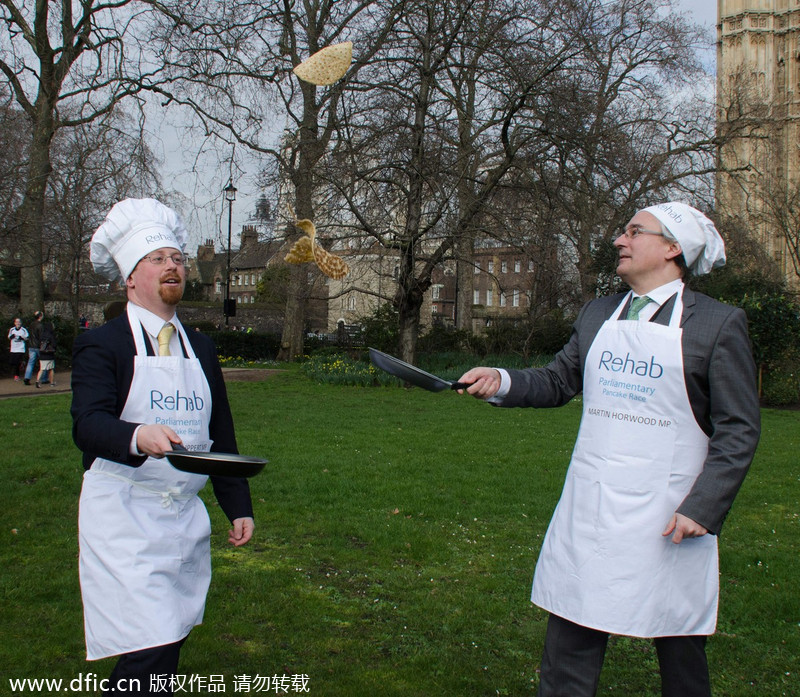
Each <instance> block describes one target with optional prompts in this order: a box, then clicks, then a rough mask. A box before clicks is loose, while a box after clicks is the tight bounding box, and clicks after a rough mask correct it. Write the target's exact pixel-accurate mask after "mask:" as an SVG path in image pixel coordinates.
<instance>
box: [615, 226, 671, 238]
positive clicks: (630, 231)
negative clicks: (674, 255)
mask: <svg viewBox="0 0 800 697" xmlns="http://www.w3.org/2000/svg"><path fill="white" fill-rule="evenodd" d="M623 235H624V236H625V237H627V238H628V239H629V240H632V239H634V238H635V237H638V236H639V235H660V236H661V237H664V233H663V232H661V231H660V230H645V229H644V228H641V227H636V226H635V225H634V226H631V227H627V228H624V229H623V230H620V233H619V235H618V236H619V237H622V236H623Z"/></svg>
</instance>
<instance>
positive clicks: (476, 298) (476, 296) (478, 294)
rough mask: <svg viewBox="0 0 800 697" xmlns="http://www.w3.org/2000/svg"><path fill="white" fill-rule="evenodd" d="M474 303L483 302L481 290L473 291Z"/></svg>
mask: <svg viewBox="0 0 800 697" xmlns="http://www.w3.org/2000/svg"><path fill="white" fill-rule="evenodd" d="M472 304H473V305H480V304H481V292H480V291H479V290H473V291H472Z"/></svg>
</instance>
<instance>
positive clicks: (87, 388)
mask: <svg viewBox="0 0 800 697" xmlns="http://www.w3.org/2000/svg"><path fill="white" fill-rule="evenodd" d="M135 352H136V349H135V347H134V344H133V336H132V335H131V332H130V327H129V325H128V320H127V317H126V316H125V315H123V316H122V317H118V318H116V319H115V320H112V321H111V322H109V323H108V324H105V325H103V326H102V327H98V328H97V329H92V330H91V331H88V332H85V333H83V334H80V335H79V336H78V337H77V338H76V339H75V344H74V347H73V353H72V406H71V409H70V411H71V413H72V437H73V440H74V441H75V445H77V446H78V448H79V449H80V450H81V451H82V452H83V466H84V467H85V468H86V469H89V467H91V465H92V462H93V461H94V459H95V458H97V457H102V458H104V459H106V460H112V461H113V462H119V463H120V464H123V465H129V466H131V467H138V466H140V465H141V464H143V463H144V461H145V460H146V459H147V458H146V457H142V456H135V455H131V454H130V443H131V439H132V438H133V433H134V431H135V430H136V427H137V426H138V424H135V423H132V422H130V421H123V420H122V419H120V418H119V417H120V414H122V410H123V409H124V407H125V401H126V400H127V398H128V392H129V390H130V386H131V381H132V380H133V356H134V354H135Z"/></svg>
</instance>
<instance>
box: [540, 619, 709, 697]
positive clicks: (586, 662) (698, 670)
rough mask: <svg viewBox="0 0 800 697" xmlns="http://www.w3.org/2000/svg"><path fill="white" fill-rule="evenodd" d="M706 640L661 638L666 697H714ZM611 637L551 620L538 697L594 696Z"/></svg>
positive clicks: (658, 646)
mask: <svg viewBox="0 0 800 697" xmlns="http://www.w3.org/2000/svg"><path fill="white" fill-rule="evenodd" d="M707 638H708V637H705V636H678V637H657V638H655V639H654V640H653V641H654V643H655V646H656V652H657V654H658V663H659V666H660V668H661V695H662V697H711V682H710V679H709V675H708V661H707V659H706V650H705V645H706V640H707ZM607 645H608V634H607V633H606V632H598V631H597V630H594V629H589V628H588V627H582V626H581V625H578V624H575V623H573V622H570V621H568V620H565V619H563V618H561V617H558V616H556V615H550V619H549V620H548V622H547V633H546V635H545V641H544V652H543V654H542V666H541V673H540V679H539V691H538V693H537V694H538V697H594V695H595V694H596V693H597V686H598V683H599V682H600V671H601V669H602V668H603V659H604V658H605V653H606V646H607Z"/></svg>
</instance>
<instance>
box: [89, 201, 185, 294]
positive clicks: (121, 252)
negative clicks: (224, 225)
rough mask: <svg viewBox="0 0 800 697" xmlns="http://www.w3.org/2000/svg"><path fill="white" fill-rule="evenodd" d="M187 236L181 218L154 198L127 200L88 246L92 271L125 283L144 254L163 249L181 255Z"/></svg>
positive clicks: (109, 213) (119, 204) (108, 219)
mask: <svg viewBox="0 0 800 697" xmlns="http://www.w3.org/2000/svg"><path fill="white" fill-rule="evenodd" d="M187 237H188V233H187V232H186V228H185V227H184V225H183V221H182V220H181V217H180V216H179V215H178V214H177V213H176V212H175V211H174V210H172V209H171V208H168V207H167V206H165V205H164V204H163V203H160V202H159V201H156V200H155V199H154V198H126V199H125V200H123V201H120V202H119V203H117V204H115V205H114V207H113V208H112V209H111V210H110V211H109V212H108V215H106V219H105V220H104V221H103V224H102V225H101V226H100V227H99V228H97V230H96V231H95V233H94V236H93V237H92V242H91V245H90V258H91V260H92V266H94V270H95V271H96V272H97V273H99V274H101V275H102V276H105V277H106V278H108V279H109V280H111V281H118V282H119V283H124V282H125V279H127V278H128V276H130V275H131V272H132V271H133V270H134V269H135V268H136V264H138V263H139V261H140V260H141V259H142V257H144V256H145V255H147V254H150V252H153V251H155V250H156V249H161V248H163V247H168V248H169V247H172V248H174V249H178V250H180V251H181V252H183V251H184V248H185V246H186V239H187Z"/></svg>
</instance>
